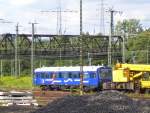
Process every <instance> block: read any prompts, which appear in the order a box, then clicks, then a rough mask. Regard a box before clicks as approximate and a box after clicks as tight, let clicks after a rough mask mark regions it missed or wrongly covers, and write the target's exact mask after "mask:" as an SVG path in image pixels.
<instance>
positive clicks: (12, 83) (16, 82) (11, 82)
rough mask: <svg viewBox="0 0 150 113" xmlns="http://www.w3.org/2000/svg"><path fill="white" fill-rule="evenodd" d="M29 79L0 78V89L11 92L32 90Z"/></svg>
mask: <svg viewBox="0 0 150 113" xmlns="http://www.w3.org/2000/svg"><path fill="white" fill-rule="evenodd" d="M32 87H33V86H32V78H31V77H19V78H16V77H10V76H6V77H2V78H0V89H4V90H12V89H32Z"/></svg>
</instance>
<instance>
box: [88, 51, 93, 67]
mask: <svg viewBox="0 0 150 113" xmlns="http://www.w3.org/2000/svg"><path fill="white" fill-rule="evenodd" d="M88 61H89V66H91V65H92V63H91V57H90V53H88Z"/></svg>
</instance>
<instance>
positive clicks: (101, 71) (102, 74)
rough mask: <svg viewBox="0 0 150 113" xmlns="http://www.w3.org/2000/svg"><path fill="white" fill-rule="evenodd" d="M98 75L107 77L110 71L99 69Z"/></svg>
mask: <svg viewBox="0 0 150 113" xmlns="http://www.w3.org/2000/svg"><path fill="white" fill-rule="evenodd" d="M100 76H101V77H102V78H108V77H111V76H112V71H111V69H101V70H100Z"/></svg>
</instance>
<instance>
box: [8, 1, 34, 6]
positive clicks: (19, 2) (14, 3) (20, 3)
mask: <svg viewBox="0 0 150 113" xmlns="http://www.w3.org/2000/svg"><path fill="white" fill-rule="evenodd" d="M35 1H36V0H10V3H11V4H12V5H16V6H20V5H21V6H22V5H30V4H32V3H34V2H35Z"/></svg>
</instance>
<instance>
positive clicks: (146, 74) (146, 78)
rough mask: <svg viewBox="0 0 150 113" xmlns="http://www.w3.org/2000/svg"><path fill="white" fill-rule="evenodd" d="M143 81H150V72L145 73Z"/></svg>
mask: <svg viewBox="0 0 150 113" xmlns="http://www.w3.org/2000/svg"><path fill="white" fill-rule="evenodd" d="M142 80H150V73H149V72H146V73H144V74H143V78H142Z"/></svg>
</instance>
